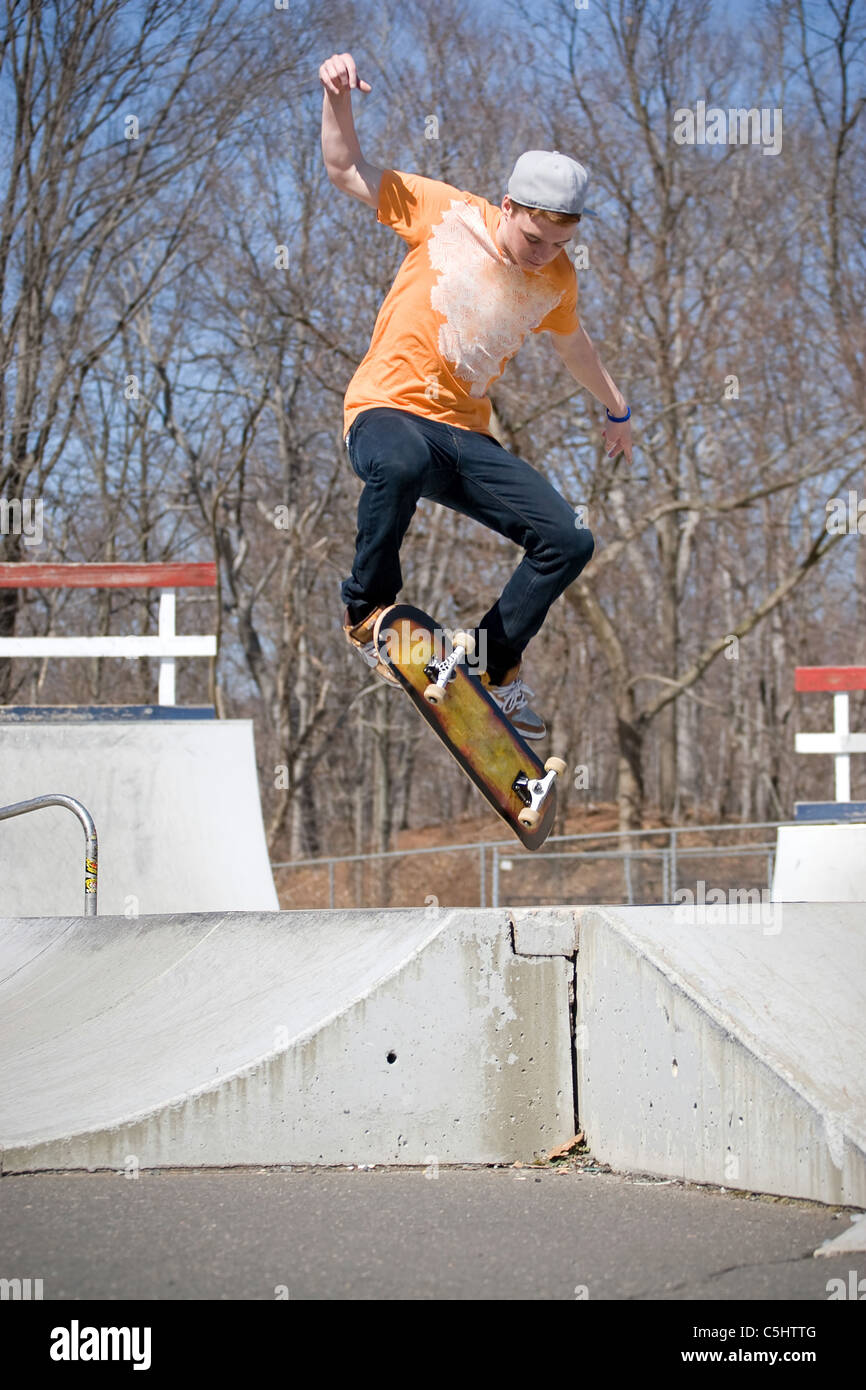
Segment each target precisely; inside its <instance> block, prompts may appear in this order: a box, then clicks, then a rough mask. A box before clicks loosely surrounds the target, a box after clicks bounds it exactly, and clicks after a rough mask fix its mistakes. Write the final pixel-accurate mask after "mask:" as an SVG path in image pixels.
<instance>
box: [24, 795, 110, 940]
mask: <svg viewBox="0 0 866 1390" xmlns="http://www.w3.org/2000/svg"><path fill="white" fill-rule="evenodd" d="M43 806H65V807H66V809H67V810H68V811H72V812H73V814H74V815H76V816H77V817H78V819H79V820H80V822H81V825H82V828H83V830H84V915H85V917H95V916H96V915H97V912H96V880H97V875H98V871H99V847H98V841H97V837H96V826H95V824H94V822H93V817H92V815H91V814H90V812H89V811H88V809H87V807H86V806H85V805H84V804H83V803H82V802H80V801H78V800H76V798H75V797H74V796H66V795H65V793H63V792H48V793H47V794H46V795H45V796H34V797H33V798H32V799H31V800H30V801H16V802H13V804H12V805H11V806H0V820H9V819H11V817H12V816H23V815H26V814H27V812H28V811H41V810H42V808H43Z"/></svg>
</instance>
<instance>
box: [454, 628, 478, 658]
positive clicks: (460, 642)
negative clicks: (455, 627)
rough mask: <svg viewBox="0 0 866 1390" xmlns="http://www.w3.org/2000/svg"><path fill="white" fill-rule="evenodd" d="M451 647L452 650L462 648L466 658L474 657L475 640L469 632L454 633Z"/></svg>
mask: <svg viewBox="0 0 866 1390" xmlns="http://www.w3.org/2000/svg"><path fill="white" fill-rule="evenodd" d="M451 646H452V648H453V647H462V648H463V650H464V651H465V652H466V655H467V656H474V654H475V638H474V637H473V636H472V633H471V632H455V634H454V638H453V640H452V642H451Z"/></svg>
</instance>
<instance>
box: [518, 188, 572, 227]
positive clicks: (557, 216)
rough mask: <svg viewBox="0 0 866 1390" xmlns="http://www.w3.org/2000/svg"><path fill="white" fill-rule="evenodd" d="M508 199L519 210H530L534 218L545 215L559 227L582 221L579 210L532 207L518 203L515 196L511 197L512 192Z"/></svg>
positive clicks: (530, 214)
mask: <svg viewBox="0 0 866 1390" xmlns="http://www.w3.org/2000/svg"><path fill="white" fill-rule="evenodd" d="M508 201H509V202H510V203H511V206H512V207H513V208H515V209H516V210H517V211H518V212H528V213H529V216H530V217H532V218H536V217H545V218H547V221H548V222H554V223H555V224H556V226H557V227H561V226H563V225H564V224H566V223H569V222H579V221H580V213H579V212H578V213H572V212H550V211H549V210H548V209H547V208H531V207H528V206H527V205H526V203H518V202H517V201H516V200H515V199H514V198H512V197H511V194H510V193H509V195H508Z"/></svg>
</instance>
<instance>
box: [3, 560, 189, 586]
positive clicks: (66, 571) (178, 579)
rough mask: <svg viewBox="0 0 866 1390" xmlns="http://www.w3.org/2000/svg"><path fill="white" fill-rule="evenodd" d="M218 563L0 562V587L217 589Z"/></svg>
mask: <svg viewBox="0 0 866 1390" xmlns="http://www.w3.org/2000/svg"><path fill="white" fill-rule="evenodd" d="M215 586H216V565H215V564H213V563H212V562H211V563H204V564H195V563H190V564H180V563H178V564H172V563H169V564H154V565H148V564H129V565H125V564H98V565H25V564H22V565H16V564H0V589H213V588H215Z"/></svg>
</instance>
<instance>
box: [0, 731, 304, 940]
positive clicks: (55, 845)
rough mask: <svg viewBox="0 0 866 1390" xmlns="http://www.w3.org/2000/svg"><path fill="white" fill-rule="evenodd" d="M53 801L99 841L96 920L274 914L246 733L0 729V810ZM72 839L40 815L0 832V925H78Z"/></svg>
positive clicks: (79, 859) (49, 812) (73, 830)
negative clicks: (77, 807) (73, 806)
mask: <svg viewBox="0 0 866 1390" xmlns="http://www.w3.org/2000/svg"><path fill="white" fill-rule="evenodd" d="M46 792H65V793H66V794H67V795H69V796H74V797H77V798H78V800H79V801H83V802H84V804H85V806H86V807H87V809H88V810H89V811H90V814H91V815H92V816H93V818H94V820H95V822H96V829H97V832H98V835H99V895H98V896H99V911H100V913H115V914H121V913H123V914H127V915H129V916H134V915H136V914H139V913H140V914H149V913H165V912H210V911H259V910H265V909H273V910H276V909H277V908H278V907H279V903H278V900H277V895H276V890H275V888H274V883H273V879H272V877H271V871H270V864H269V862H268V853H267V845H266V843H265V834H264V827H263V824H262V811H261V803H260V800H259V786H258V778H257V774H256V761H255V749H254V747H253V730H252V724H251V722H250V721H248V720H217V719H209V720H201V721H198V722H190V721H189V720H180V719H178V720H169V719H160V720H159V721H137V722H121V723H108V722H105V721H100V722H95V723H94V722H83V721H82V722H73V721H70V722H69V723H53V722H52V723H47V722H46V723H42V722H34V723H9V724H0V804H2V805H4V806H6V805H10V804H11V803H12V802H15V801H26V800H28V799H29V798H31V797H34V796H41V795H42V794H44V793H46ZM83 866H84V837H83V834H82V830H81V827H80V825H79V824H78V821H77V820H76V819H75V817H74V816H73V815H71V814H70V812H69V811H67V810H64V809H62V808H59V807H48V808H45V809H42V810H39V811H33V812H31V813H29V814H28V815H25V816H19V817H16V818H15V819H12V820H6V821H2V822H0V914H2V915H3V916H7V917H16V916H21V917H37V916H54V917H63V916H70V915H72V914H77V913H80V912H81V911H82V903H83V897H84V867H83Z"/></svg>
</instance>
